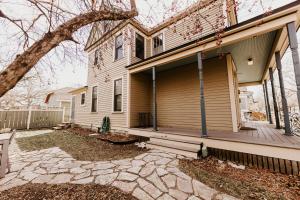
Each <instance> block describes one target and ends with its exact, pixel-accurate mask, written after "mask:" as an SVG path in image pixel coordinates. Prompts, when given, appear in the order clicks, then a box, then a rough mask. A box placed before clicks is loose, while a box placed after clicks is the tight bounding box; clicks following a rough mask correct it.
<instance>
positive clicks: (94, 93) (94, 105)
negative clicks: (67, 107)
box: [91, 86, 98, 112]
mask: <svg viewBox="0 0 300 200" xmlns="http://www.w3.org/2000/svg"><path fill="white" fill-rule="evenodd" d="M97 101H98V95H97V86H94V87H93V88H92V107H91V112H97Z"/></svg>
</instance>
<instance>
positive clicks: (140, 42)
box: [135, 33, 145, 60]
mask: <svg viewBox="0 0 300 200" xmlns="http://www.w3.org/2000/svg"><path fill="white" fill-rule="evenodd" d="M135 57H137V58H140V59H142V60H143V59H144V58H145V41H144V37H143V36H141V35H140V34H138V33H137V34H136V35H135Z"/></svg>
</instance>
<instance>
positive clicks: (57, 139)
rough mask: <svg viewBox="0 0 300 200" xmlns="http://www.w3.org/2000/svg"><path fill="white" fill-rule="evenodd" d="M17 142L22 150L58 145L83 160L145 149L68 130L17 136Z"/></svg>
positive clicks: (122, 156) (116, 157) (113, 157)
mask: <svg viewBox="0 0 300 200" xmlns="http://www.w3.org/2000/svg"><path fill="white" fill-rule="evenodd" d="M17 143H18V145H19V147H20V149H21V150H23V151H35V150H41V149H47V148H51V147H59V148H61V149H62V150H64V151H65V152H67V153H69V154H70V155H71V156H72V157H73V158H75V159H77V160H83V161H106V160H119V159H126V158H132V157H135V156H137V155H139V154H142V153H145V152H146V151H147V150H146V149H142V148H138V147H137V146H136V145H134V144H129V145H113V144H110V143H108V142H104V141H101V140H99V139H96V138H94V137H90V136H81V135H78V134H74V133H72V132H69V131H55V132H53V133H48V134H43V135H38V136H33V137H26V138H18V139H17Z"/></svg>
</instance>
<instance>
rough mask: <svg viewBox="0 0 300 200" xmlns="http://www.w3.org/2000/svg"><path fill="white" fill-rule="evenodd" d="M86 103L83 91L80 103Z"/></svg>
mask: <svg viewBox="0 0 300 200" xmlns="http://www.w3.org/2000/svg"><path fill="white" fill-rule="evenodd" d="M84 104H85V92H84V93H81V100H80V105H84Z"/></svg>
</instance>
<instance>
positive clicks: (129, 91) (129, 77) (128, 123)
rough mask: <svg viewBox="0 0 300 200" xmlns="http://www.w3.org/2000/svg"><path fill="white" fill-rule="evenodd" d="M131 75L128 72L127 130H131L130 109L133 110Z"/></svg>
mask: <svg viewBox="0 0 300 200" xmlns="http://www.w3.org/2000/svg"><path fill="white" fill-rule="evenodd" d="M130 86H131V74H130V73H129V71H128V70H127V103H126V106H127V107H126V112H127V117H126V125H127V128H130V125H131V123H130V109H131V106H130V104H131V101H130V97H131V87H130Z"/></svg>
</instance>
